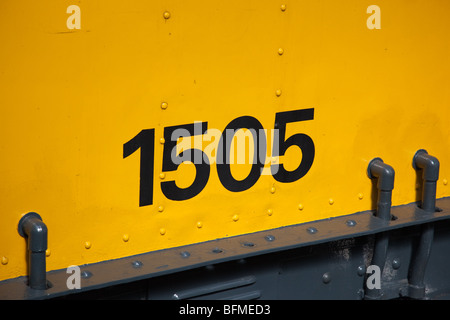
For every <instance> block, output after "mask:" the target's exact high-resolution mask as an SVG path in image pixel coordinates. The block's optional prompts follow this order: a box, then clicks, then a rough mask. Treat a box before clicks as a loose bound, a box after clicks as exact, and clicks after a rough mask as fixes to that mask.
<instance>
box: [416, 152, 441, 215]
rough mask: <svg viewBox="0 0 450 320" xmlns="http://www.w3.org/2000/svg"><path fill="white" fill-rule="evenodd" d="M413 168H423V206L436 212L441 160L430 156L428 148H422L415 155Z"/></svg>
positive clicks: (429, 210)
mask: <svg viewBox="0 0 450 320" xmlns="http://www.w3.org/2000/svg"><path fill="white" fill-rule="evenodd" d="M413 168H414V169H415V170H422V178H423V188H422V204H421V207H422V209H423V210H425V211H428V212H434V211H435V210H436V184H437V180H438V179H439V160H438V159H437V158H435V157H433V156H430V155H429V154H428V152H427V151H426V150H423V149H420V150H418V151H417V152H416V154H415V155H414V157H413Z"/></svg>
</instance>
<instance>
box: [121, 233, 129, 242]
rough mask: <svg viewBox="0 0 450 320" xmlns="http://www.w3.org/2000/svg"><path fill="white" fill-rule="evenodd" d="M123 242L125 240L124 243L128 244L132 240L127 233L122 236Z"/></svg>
mask: <svg viewBox="0 0 450 320" xmlns="http://www.w3.org/2000/svg"><path fill="white" fill-rule="evenodd" d="M122 240H123V241H124V242H128V240H130V236H129V235H128V234H127V233H125V234H124V235H123V236H122Z"/></svg>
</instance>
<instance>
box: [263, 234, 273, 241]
mask: <svg viewBox="0 0 450 320" xmlns="http://www.w3.org/2000/svg"><path fill="white" fill-rule="evenodd" d="M264 239H266V240H267V241H269V242H272V241H274V240H275V237H274V236H273V235H271V234H268V235H267V236H265V237H264Z"/></svg>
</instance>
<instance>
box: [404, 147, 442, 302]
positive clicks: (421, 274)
mask: <svg viewBox="0 0 450 320" xmlns="http://www.w3.org/2000/svg"><path fill="white" fill-rule="evenodd" d="M413 168H414V169H415V170H422V179H423V186H422V199H421V204H420V207H421V209H422V210H424V211H425V212H427V213H429V214H432V213H434V212H435V211H436V184H437V180H438V178H439V160H438V159H436V158H435V157H433V156H430V155H429V154H428V152H427V151H426V150H423V149H421V150H418V151H417V152H416V154H415V155H414V157H413ZM433 238H434V225H433V224H432V223H427V224H425V225H423V226H421V233H420V236H419V242H418V246H417V248H416V250H415V251H414V252H413V257H412V261H411V265H410V268H409V273H408V282H409V293H408V294H409V296H410V297H411V298H414V299H423V298H424V297H425V282H424V278H425V270H426V267H427V263H428V258H429V257H430V253H431V247H432V244H433Z"/></svg>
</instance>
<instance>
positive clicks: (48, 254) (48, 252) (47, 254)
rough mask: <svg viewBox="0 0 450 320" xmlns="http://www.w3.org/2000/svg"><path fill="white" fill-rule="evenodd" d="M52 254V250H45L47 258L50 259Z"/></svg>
mask: <svg viewBox="0 0 450 320" xmlns="http://www.w3.org/2000/svg"><path fill="white" fill-rule="evenodd" d="M51 254H52V252H51V251H50V249H47V250H45V256H46V257H50V255H51Z"/></svg>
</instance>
